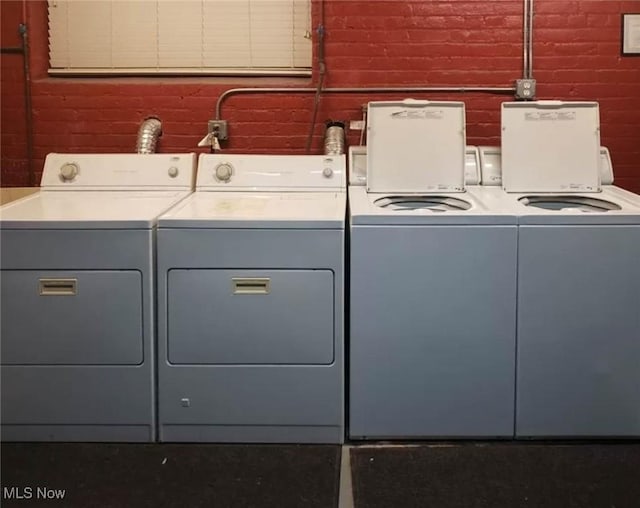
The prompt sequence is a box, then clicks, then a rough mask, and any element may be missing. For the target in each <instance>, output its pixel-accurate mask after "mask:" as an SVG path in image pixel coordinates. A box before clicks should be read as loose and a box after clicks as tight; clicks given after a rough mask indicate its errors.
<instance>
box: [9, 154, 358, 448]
mask: <svg viewBox="0 0 640 508" xmlns="http://www.w3.org/2000/svg"><path fill="white" fill-rule="evenodd" d="M195 162H196V159H195V155H194V154H183V155H123V154H121V155H105V154H102V155H73V154H65V155H63V154H50V155H49V156H48V157H47V159H46V162H45V167H44V173H43V178H42V190H41V191H40V192H39V193H37V194H35V195H33V196H30V197H27V198H24V199H22V200H19V201H15V202H13V203H10V204H9V205H6V206H4V207H2V208H1V209H0V228H1V231H0V235H1V236H0V240H1V242H2V266H1V268H2V273H1V281H0V284H1V287H2V303H1V305H2V308H1V313H2V330H1V331H2V367H1V375H2V439H3V440H7V441H43V440H59V441H154V440H156V439H158V438H159V439H160V440H162V441H217V442H224V441H235V442H255V441H259V442H328V443H339V442H342V440H343V436H344V395H343V394H344V373H343V361H344V360H343V349H344V347H343V344H344V338H343V316H344V311H343V278H344V224H345V210H346V176H345V157H344V156H336V157H325V156H246V155H235V156H234V155H225V156H222V155H202V156H201V158H200V162H199V172H198V180H197V188H196V191H195V192H193V180H194V176H195ZM156 301H157V305H156ZM156 327H157V332H156Z"/></svg>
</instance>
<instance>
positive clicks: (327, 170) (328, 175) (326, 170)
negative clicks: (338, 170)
mask: <svg viewBox="0 0 640 508" xmlns="http://www.w3.org/2000/svg"><path fill="white" fill-rule="evenodd" d="M322 175H323V176H325V177H326V178H331V177H332V176H333V169H332V168H330V167H326V168H324V169H323V170H322Z"/></svg>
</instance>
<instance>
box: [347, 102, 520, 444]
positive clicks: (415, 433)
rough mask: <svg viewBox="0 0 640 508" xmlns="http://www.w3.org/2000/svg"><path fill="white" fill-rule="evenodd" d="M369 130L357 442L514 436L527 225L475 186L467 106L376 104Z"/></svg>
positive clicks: (355, 297) (359, 268) (357, 269)
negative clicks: (520, 245) (519, 268)
mask: <svg viewBox="0 0 640 508" xmlns="http://www.w3.org/2000/svg"><path fill="white" fill-rule="evenodd" d="M367 118H368V124H369V125H368V129H367V150H366V151H367V155H366V156H367V161H366V185H357V184H356V185H353V184H352V185H350V187H349V211H350V213H349V219H350V243H349V252H350V253H349V256H350V274H351V275H350V284H349V288H350V289H349V291H350V369H349V371H350V398H349V400H350V408H349V409H350V414H349V421H350V424H349V425H350V426H349V435H350V436H351V437H352V438H354V439H376V438H385V439H392V438H398V439H407V438H419V437H481V436H484V437H488V436H491V437H498V436H503V437H504V436H512V435H513V416H514V401H513V396H514V391H515V387H514V382H515V364H514V362H515V333H514V330H515V296H516V245H517V226H516V217H515V214H514V213H513V212H512V211H511V210H510V207H508V206H507V205H506V202H507V200H503V199H502V198H501V197H500V196H495V197H494V196H492V195H490V194H488V195H487V197H485V195H484V194H485V193H484V189H483V188H482V187H480V186H477V185H476V186H468V187H467V186H466V185H465V166H469V164H466V163H465V159H466V158H467V156H466V155H465V154H466V152H467V151H468V149H467V148H466V144H465V139H466V136H465V112H464V104H463V103H461V102H430V101H414V100H406V101H400V102H372V103H370V104H369V107H368V116H367ZM471 152H472V160H473V150H471ZM353 161H356V157H354V158H353V159H352V162H353ZM471 166H473V164H471ZM360 167H362V166H360ZM360 180H361V181H362V179H360ZM352 183H356V178H352ZM475 183H477V179H476V181H475ZM511 208H512V207H511Z"/></svg>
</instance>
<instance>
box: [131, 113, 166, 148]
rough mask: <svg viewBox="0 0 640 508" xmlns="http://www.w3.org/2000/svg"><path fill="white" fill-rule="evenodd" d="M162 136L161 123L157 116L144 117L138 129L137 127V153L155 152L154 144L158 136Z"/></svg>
mask: <svg viewBox="0 0 640 508" xmlns="http://www.w3.org/2000/svg"><path fill="white" fill-rule="evenodd" d="M160 136H162V123H161V122H160V119H159V118H156V117H154V116H150V117H149V118H146V119H145V121H144V122H142V125H140V129H138V142H137V144H136V152H138V153H156V144H157V143H158V138H159V137H160Z"/></svg>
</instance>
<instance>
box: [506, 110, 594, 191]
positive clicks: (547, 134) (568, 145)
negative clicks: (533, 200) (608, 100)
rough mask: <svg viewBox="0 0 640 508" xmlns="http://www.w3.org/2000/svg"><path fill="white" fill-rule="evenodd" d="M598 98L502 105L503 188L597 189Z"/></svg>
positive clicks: (540, 189)
mask: <svg viewBox="0 0 640 508" xmlns="http://www.w3.org/2000/svg"><path fill="white" fill-rule="evenodd" d="M599 153H600V117H599V112H598V103H596V102H562V101H538V102H508V103H503V104H502V186H503V188H504V189H505V190H506V191H507V192H597V191H598V190H599V188H600V163H599Z"/></svg>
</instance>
